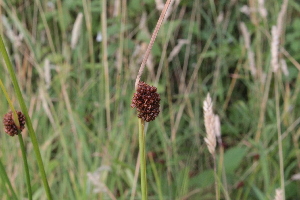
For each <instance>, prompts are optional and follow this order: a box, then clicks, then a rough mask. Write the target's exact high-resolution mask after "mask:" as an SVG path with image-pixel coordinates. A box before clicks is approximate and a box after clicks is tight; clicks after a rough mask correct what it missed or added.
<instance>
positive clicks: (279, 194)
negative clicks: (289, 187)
mask: <svg viewBox="0 0 300 200" xmlns="http://www.w3.org/2000/svg"><path fill="white" fill-rule="evenodd" d="M274 200H283V195H282V190H281V189H276V191H275V197H274Z"/></svg>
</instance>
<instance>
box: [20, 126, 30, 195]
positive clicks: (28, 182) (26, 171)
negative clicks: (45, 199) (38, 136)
mask: <svg viewBox="0 0 300 200" xmlns="http://www.w3.org/2000/svg"><path fill="white" fill-rule="evenodd" d="M18 138H19V142H20V147H21V151H22V157H23V162H24V170H25V175H26V183H27V191H28V199H29V200H32V189H31V183H30V176H29V168H28V162H27V156H26V149H25V145H24V141H23V137H22V134H21V131H18Z"/></svg>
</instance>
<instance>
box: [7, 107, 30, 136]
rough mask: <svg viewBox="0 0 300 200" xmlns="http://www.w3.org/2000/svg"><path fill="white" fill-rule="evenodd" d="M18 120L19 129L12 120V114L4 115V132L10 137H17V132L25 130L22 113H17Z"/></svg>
mask: <svg viewBox="0 0 300 200" xmlns="http://www.w3.org/2000/svg"><path fill="white" fill-rule="evenodd" d="M17 115H18V120H19V123H20V127H19V128H18V127H17V125H16V124H15V122H14V120H13V113H12V112H9V113H6V114H5V115H4V118H3V124H4V131H5V132H6V133H7V134H8V135H10V136H14V135H18V130H20V131H22V130H23V129H24V128H25V116H24V115H23V113H22V112H20V111H17Z"/></svg>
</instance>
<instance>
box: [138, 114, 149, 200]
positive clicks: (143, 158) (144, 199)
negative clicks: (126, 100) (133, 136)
mask: <svg viewBox="0 0 300 200" xmlns="http://www.w3.org/2000/svg"><path fill="white" fill-rule="evenodd" d="M144 130H145V122H144V120H142V119H140V118H139V148H140V165H141V187H142V200H147V176H146V150H145V147H146V145H145V131H144Z"/></svg>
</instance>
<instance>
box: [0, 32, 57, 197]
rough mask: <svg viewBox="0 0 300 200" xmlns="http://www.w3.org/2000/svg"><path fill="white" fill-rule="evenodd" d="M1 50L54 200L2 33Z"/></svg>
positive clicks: (46, 186) (47, 189)
mask: <svg viewBox="0 0 300 200" xmlns="http://www.w3.org/2000/svg"><path fill="white" fill-rule="evenodd" d="M0 51H1V54H2V56H3V59H4V61H5V64H6V67H7V69H8V71H9V74H10V77H11V79H12V83H13V85H14V89H15V93H16V95H17V98H18V100H19V104H20V107H21V109H22V112H23V114H24V115H25V120H26V125H27V127H28V133H29V136H30V139H31V142H32V146H33V150H34V153H35V156H36V159H37V163H38V166H39V171H40V174H41V178H42V181H43V185H44V189H45V191H46V195H47V198H48V199H49V200H52V196H51V192H50V188H49V185H48V180H47V177H46V172H45V168H44V164H43V160H42V156H41V152H40V149H39V145H38V142H37V138H36V134H35V131H34V130H33V127H32V123H31V119H30V117H29V114H28V110H27V107H26V104H25V101H24V99H23V96H22V93H21V90H20V87H19V84H18V81H17V77H16V75H15V72H14V69H13V67H12V64H11V62H10V59H9V57H8V54H7V51H6V49H5V46H4V42H3V39H2V36H1V35H0Z"/></svg>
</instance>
